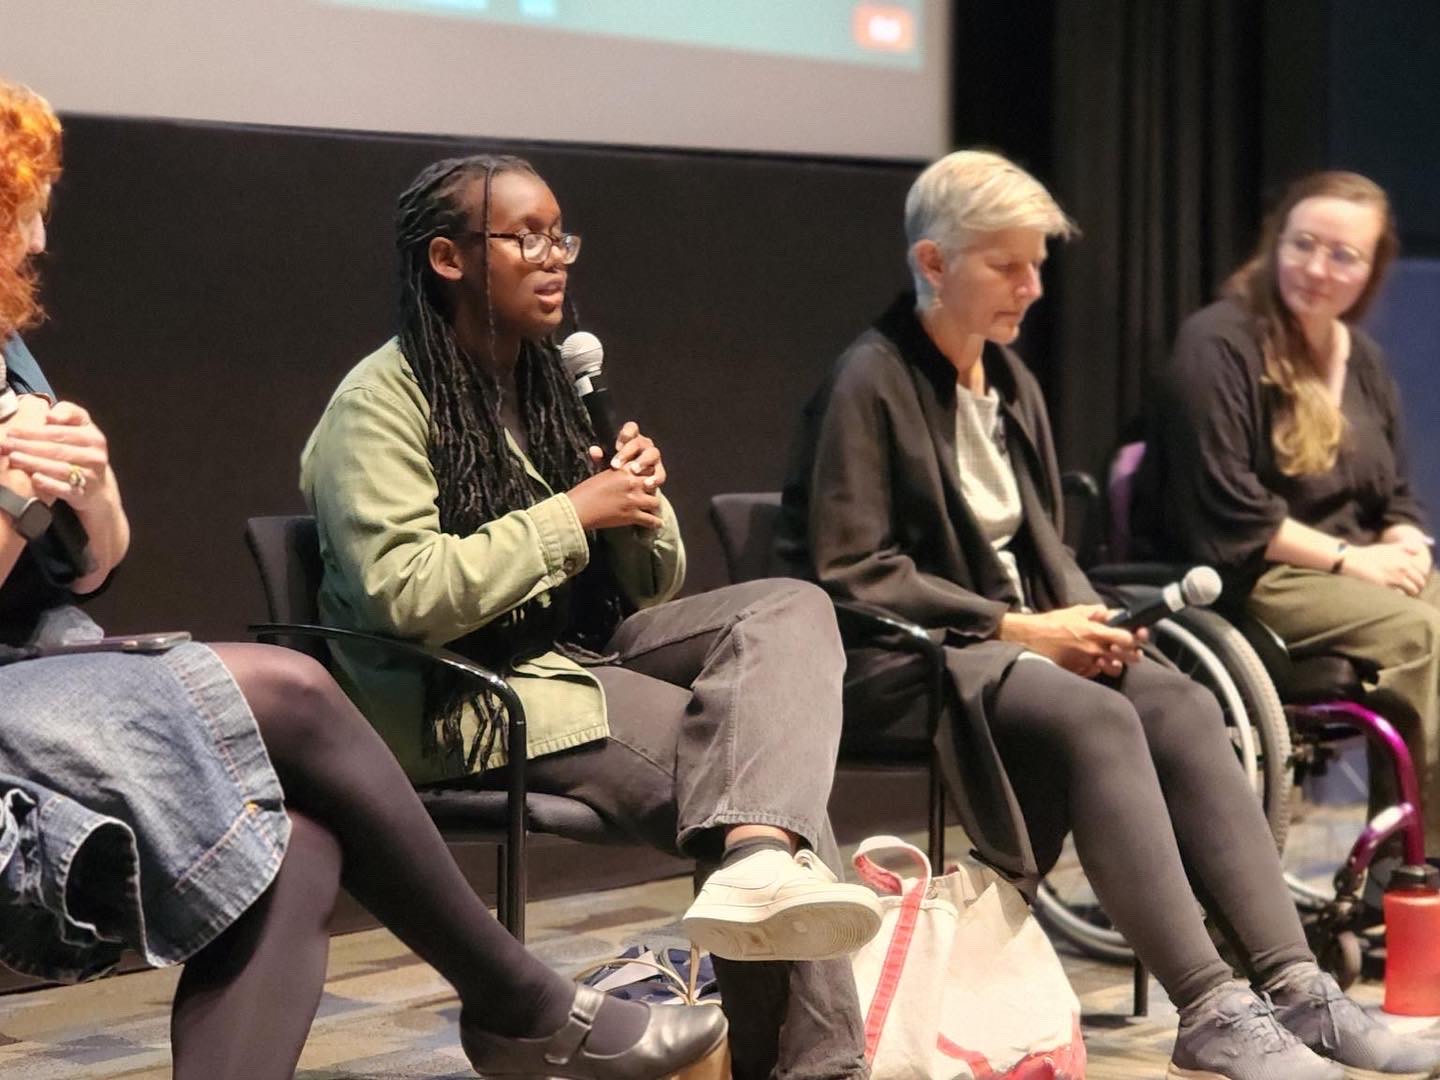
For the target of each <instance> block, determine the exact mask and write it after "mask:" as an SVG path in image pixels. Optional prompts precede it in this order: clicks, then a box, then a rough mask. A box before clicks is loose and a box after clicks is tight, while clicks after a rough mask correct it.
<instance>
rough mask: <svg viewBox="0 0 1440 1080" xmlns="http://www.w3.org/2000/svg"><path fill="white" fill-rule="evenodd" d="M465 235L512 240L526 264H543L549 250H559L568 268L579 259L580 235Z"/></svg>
mask: <svg viewBox="0 0 1440 1080" xmlns="http://www.w3.org/2000/svg"><path fill="white" fill-rule="evenodd" d="M466 235H468V236H483V237H485V238H486V239H489V240H514V241H515V242H516V243H517V244H519V245H520V257H521V258H522V259H524V260H525V261H526V262H528V263H536V264H543V263H544V262H545V260H546V259H548V258H550V249H551V248H552V247H558V248H559V249H560V261H561V262H562V263H564V264H565V265H566V266H569V265H570V264H571V263H573V262H574V261H575V260H576V259H578V258H579V257H580V234H579V233H561V234H560V235H559V236H551V235H550V234H549V233H543V232H489V231H487V230H485V229H471V230H470V231H469V232H468V233H467V234H466Z"/></svg>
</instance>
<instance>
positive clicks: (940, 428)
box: [875, 289, 1037, 452]
mask: <svg viewBox="0 0 1440 1080" xmlns="http://www.w3.org/2000/svg"><path fill="white" fill-rule="evenodd" d="M875 329H876V330H877V331H879V332H880V333H881V334H883V335H884V336H885V337H886V338H888V339H889V340H890V342H891V344H893V345H894V346H895V348H896V349H897V350H898V351H899V353H900V355H901V356H902V357H903V358H904V359H905V360H906V362H907V363H909V364H910V365H911V366H913V367H914V368H915V370H916V371H917V372H919V373H920V375H921V376H923V377H924V378H925V380H926V381H927V382H928V383H930V385H931V388H932V389H933V391H934V394H935V401H936V403H937V404H939V405H942V406H944V407H945V410H946V411H947V412H948V413H950V415H949V416H948V417H947V418H944V419H945V420H946V423H945V424H942V423H939V422H938V421H939V420H940V419H942V418H940V417H932V426H933V427H934V428H935V433H936V435H937V436H938V437H940V438H941V439H943V440H944V443H945V445H946V446H947V447H948V448H949V449H950V450H951V451H953V450H954V449H955V446H954V443H955V434H954V432H953V430H952V431H949V433H948V434H947V433H946V430H947V428H946V424H948V425H951V426H953V424H954V415H953V414H954V407H955V378H956V376H955V366H954V365H953V364H951V363H950V361H949V360H948V359H947V358H946V357H945V354H944V353H942V352H941V351H940V349H939V348H938V347H937V346H936V344H935V342H934V341H933V340H932V339H931V337H930V334H929V333H928V332H927V331H926V329H925V324H924V323H922V322H921V321H920V316H919V315H918V314H916V312H915V292H914V290H913V289H907V290H906V291H905V292H902V293H901V294H900V295H899V296H897V297H896V298H895V302H894V303H892V304H891V305H890V307H889V308H888V309H887V310H886V312H885V314H883V315H881V316H880V318H879V319H877V320H876V321H875ZM980 362H981V363H982V364H984V365H985V381H986V384H987V385H989V386H993V387H994V388H995V392H996V393H997V394H998V395H999V397H1000V407H1001V408H1002V409H1003V410H1004V412H1005V415H1006V416H1007V417H1008V418H1009V419H1010V421H1011V422H1012V423H1013V424H1014V425H1015V426H1016V427H1017V428H1019V431H1020V434H1022V435H1023V436H1024V437H1025V440H1026V442H1027V443H1028V444H1029V445H1028V447H1027V450H1029V451H1031V452H1033V451H1034V448H1035V446H1036V445H1037V442H1036V437H1035V425H1034V424H1033V423H1032V422H1031V419H1030V417H1029V415H1028V413H1029V409H1028V408H1027V407H1026V403H1025V402H1022V401H1021V400H1020V380H1019V377H1018V372H1017V368H1018V367H1019V365H1020V359H1019V357H1017V356H1016V355H1015V354H1014V353H1013V352H1012V351H1011V350H1009V349H1007V348H1004V347H1003V346H1000V345H996V344H994V343H993V342H988V341H987V342H986V343H985V351H984V352H983V353H981V355H980Z"/></svg>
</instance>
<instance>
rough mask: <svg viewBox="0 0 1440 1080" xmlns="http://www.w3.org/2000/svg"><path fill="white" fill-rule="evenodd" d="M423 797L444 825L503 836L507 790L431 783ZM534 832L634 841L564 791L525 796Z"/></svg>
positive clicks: (598, 841) (600, 840)
mask: <svg viewBox="0 0 1440 1080" xmlns="http://www.w3.org/2000/svg"><path fill="white" fill-rule="evenodd" d="M419 794H420V801H421V802H422V803H423V804H424V805H425V809H426V811H427V812H428V813H429V814H430V817H431V818H432V819H433V820H434V822H435V824H436V825H437V826H439V827H440V828H442V829H446V830H447V831H449V830H469V831H475V832H484V833H493V834H494V837H493V838H494V839H499V838H500V837H501V836H502V835H503V833H504V830H505V804H506V798H507V796H506V793H505V792H503V791H483V790H476V789H475V788H463V787H444V786H436V787H427V788H422V789H421V790H420V793H419ZM525 805H526V808H527V809H528V810H529V812H530V830H531V831H532V832H543V833H552V834H554V835H555V836H563V837H564V838H565V839H567V840H580V841H583V842H585V843H587V844H628V843H633V842H634V841H633V840H632V839H631V838H630V837H627V836H622V835H620V834H618V833H617V832H616V831H615V830H614V829H610V828H607V827H606V825H605V822H604V820H603V819H602V818H601V817H600V815H599V814H597V813H596V812H595V811H594V810H593V809H591V808H590V807H589V806H587V805H586V804H585V803H582V802H580V801H578V800H576V799H568V798H565V797H564V796H561V795H537V794H535V793H534V792H531V793H530V794H529V795H527V796H526V797H525Z"/></svg>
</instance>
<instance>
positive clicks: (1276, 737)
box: [1035, 609, 1294, 963]
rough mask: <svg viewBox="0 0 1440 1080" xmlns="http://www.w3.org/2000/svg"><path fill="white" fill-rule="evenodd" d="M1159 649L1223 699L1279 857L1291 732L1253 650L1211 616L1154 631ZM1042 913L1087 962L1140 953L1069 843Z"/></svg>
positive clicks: (1042, 891) (1188, 616)
mask: <svg viewBox="0 0 1440 1080" xmlns="http://www.w3.org/2000/svg"><path fill="white" fill-rule="evenodd" d="M1150 633H1151V639H1152V640H1153V641H1154V643H1155V645H1156V647H1157V648H1158V649H1159V650H1160V651H1161V652H1162V653H1163V654H1164V655H1165V656H1166V658H1167V659H1169V660H1170V661H1171V663H1173V664H1174V665H1175V666H1176V667H1177V668H1179V669H1180V671H1182V672H1183V673H1184V674H1186V675H1188V676H1190V677H1191V678H1192V679H1195V680H1196V681H1197V682H1199V683H1200V684H1201V685H1203V686H1204V687H1205V688H1206V689H1208V690H1209V691H1210V692H1211V693H1213V694H1214V695H1215V697H1216V700H1217V701H1219V703H1220V710H1221V712H1222V713H1223V714H1224V717H1225V724H1226V728H1227V730H1228V731H1229V733H1230V741H1231V743H1232V744H1233V745H1234V747H1235V754H1236V757H1237V759H1238V761H1239V763H1240V766H1241V768H1242V769H1244V770H1245V774H1246V776H1247V777H1249V778H1250V782H1251V784H1252V785H1253V787H1254V788H1255V794H1256V797H1257V798H1259V799H1260V801H1261V805H1262V806H1263V808H1264V810H1265V817H1266V820H1267V821H1268V822H1269V824H1270V831H1271V833H1272V834H1273V835H1274V837H1275V844H1276V847H1277V849H1279V848H1283V846H1284V843H1285V835H1286V832H1287V830H1288V828H1289V822H1290V808H1291V802H1290V790H1291V786H1292V784H1293V782H1294V777H1293V775H1292V771H1291V762H1290V729H1289V725H1288V724H1287V722H1286V719H1285V710H1284V708H1283V707H1282V706H1281V704H1280V699H1279V697H1278V695H1277V694H1276V693H1275V687H1274V684H1273V683H1272V682H1271V681H1270V678H1269V676H1268V675H1267V674H1266V673H1265V668H1264V666H1263V665H1262V664H1261V663H1260V658H1259V657H1258V656H1257V655H1256V654H1255V650H1254V649H1253V648H1251V647H1250V644H1249V642H1247V641H1246V640H1245V638H1244V637H1243V636H1242V635H1241V634H1240V632H1239V631H1238V630H1236V629H1235V628H1234V627H1233V626H1231V625H1230V624H1229V623H1228V622H1226V621H1225V620H1224V619H1223V618H1221V617H1220V616H1218V615H1216V614H1215V613H1214V612H1212V611H1204V610H1200V609H1186V610H1184V611H1181V612H1178V613H1177V614H1176V615H1174V616H1172V617H1171V618H1168V619H1162V620H1161V621H1160V622H1158V623H1156V624H1155V626H1154V627H1152V628H1151V631H1150ZM1035 913H1036V915H1037V917H1038V918H1039V919H1040V921H1041V923H1042V924H1043V925H1044V926H1045V927H1046V929H1047V930H1049V932H1050V934H1051V936H1052V937H1055V938H1057V939H1058V940H1060V941H1063V942H1066V943H1068V944H1070V945H1072V946H1074V947H1075V948H1076V949H1077V950H1079V951H1080V952H1082V953H1084V954H1085V955H1087V956H1093V957H1096V958H1097V959H1101V960H1113V961H1117V962H1121V963H1128V962H1130V961H1131V960H1133V959H1134V953H1133V952H1132V951H1131V950H1130V946H1129V945H1128V944H1126V942H1125V938H1124V937H1123V936H1122V935H1121V934H1120V932H1119V931H1118V930H1116V929H1114V927H1112V926H1111V925H1110V920H1109V918H1108V917H1106V915H1105V912H1104V910H1103V909H1102V908H1101V907H1100V904H1099V901H1098V900H1097V899H1096V897H1095V894H1094V893H1093V892H1092V891H1091V889H1090V886H1089V883H1088V882H1087V881H1086V880H1085V874H1084V871H1083V870H1082V869H1081V868H1080V864H1079V860H1078V859H1077V858H1076V856H1075V851H1074V846H1073V843H1072V842H1071V841H1070V840H1067V841H1066V842H1065V850H1064V852H1063V853H1062V855H1061V857H1060V862H1059V863H1058V864H1057V865H1056V867H1055V869H1054V870H1052V871H1051V873H1050V875H1049V876H1048V877H1046V879H1045V880H1044V881H1042V882H1041V883H1040V888H1039V891H1038V894H1037V896H1036V901H1035Z"/></svg>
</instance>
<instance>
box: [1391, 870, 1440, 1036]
mask: <svg viewBox="0 0 1440 1080" xmlns="http://www.w3.org/2000/svg"><path fill="white" fill-rule="evenodd" d="M1384 1008H1385V1011H1386V1012H1388V1013H1396V1014H1398V1015H1400V1016H1436V1015H1440V873H1437V871H1436V869H1435V867H1433V866H1401V867H1399V868H1398V869H1396V871H1395V873H1394V875H1393V876H1392V877H1391V878H1390V886H1389V888H1388V889H1387V890H1386V892H1385V1005H1384Z"/></svg>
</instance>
